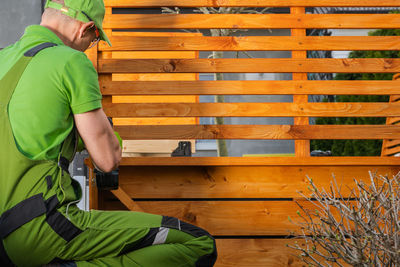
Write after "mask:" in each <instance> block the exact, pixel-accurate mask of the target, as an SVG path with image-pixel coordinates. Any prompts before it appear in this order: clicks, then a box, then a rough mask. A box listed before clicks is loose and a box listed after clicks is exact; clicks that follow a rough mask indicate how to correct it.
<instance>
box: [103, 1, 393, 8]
mask: <svg viewBox="0 0 400 267" xmlns="http://www.w3.org/2000/svg"><path fill="white" fill-rule="evenodd" d="M104 3H105V5H106V6H107V7H142V8H143V7H162V6H173V7H175V6H178V7H203V6H204V7H229V6H231V7H243V6H244V7H299V6H306V7H393V6H399V2H398V1H397V0H385V1H382V0H352V1H348V0H285V1H282V0H223V1H221V0H218V1H215V0H190V1H179V0H162V1H154V0H124V1H121V0H105V1H104Z"/></svg>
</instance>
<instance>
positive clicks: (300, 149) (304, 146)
mask: <svg viewBox="0 0 400 267" xmlns="http://www.w3.org/2000/svg"><path fill="white" fill-rule="evenodd" d="M290 13H292V14H305V13H306V10H305V7H291V8H290ZM291 35H292V36H306V29H292V30H291ZM292 58H296V59H305V58H307V51H292ZM293 80H294V81H299V80H307V73H293ZM307 102H308V95H294V96H293V103H299V104H300V103H307ZM308 124H309V118H308V117H304V118H301V117H295V118H294V125H308ZM294 143H295V154H296V157H308V156H310V140H296V141H295V142H294Z"/></svg>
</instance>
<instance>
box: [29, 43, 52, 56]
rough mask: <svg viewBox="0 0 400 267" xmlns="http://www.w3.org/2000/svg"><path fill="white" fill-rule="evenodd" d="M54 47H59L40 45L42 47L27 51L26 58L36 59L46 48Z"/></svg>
mask: <svg viewBox="0 0 400 267" xmlns="http://www.w3.org/2000/svg"><path fill="white" fill-rule="evenodd" d="M53 46H57V45H56V44H53V43H43V44H40V45H38V46H35V47H34V48H32V49H29V50H28V51H26V52H25V54H24V56H26V57H34V56H35V55H36V54H37V53H39V52H40V51H42V50H43V49H46V48H49V47H53Z"/></svg>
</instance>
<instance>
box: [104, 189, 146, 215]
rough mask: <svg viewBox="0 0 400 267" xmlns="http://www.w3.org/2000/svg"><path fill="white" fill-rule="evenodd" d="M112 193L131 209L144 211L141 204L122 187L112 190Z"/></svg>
mask: <svg viewBox="0 0 400 267" xmlns="http://www.w3.org/2000/svg"><path fill="white" fill-rule="evenodd" d="M111 193H113V194H114V195H115V196H116V197H117V198H118V199H119V200H120V201H121V202H122V204H124V205H125V207H126V208H128V209H129V210H131V211H141V212H143V210H142V209H141V208H140V206H139V205H137V203H136V202H135V201H133V200H132V198H131V197H130V196H129V195H128V194H127V193H126V192H125V190H123V189H122V188H121V187H119V188H118V189H116V190H111Z"/></svg>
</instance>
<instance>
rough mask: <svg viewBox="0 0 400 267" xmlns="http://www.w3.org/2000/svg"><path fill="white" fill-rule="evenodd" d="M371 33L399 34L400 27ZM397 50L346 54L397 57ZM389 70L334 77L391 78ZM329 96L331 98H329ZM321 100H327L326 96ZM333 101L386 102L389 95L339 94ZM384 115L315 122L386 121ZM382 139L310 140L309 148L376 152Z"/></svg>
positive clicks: (358, 153)
mask: <svg viewBox="0 0 400 267" xmlns="http://www.w3.org/2000/svg"><path fill="white" fill-rule="evenodd" d="M368 35H370V36H400V29H383V30H375V31H371V32H369V33H368ZM399 57H400V51H353V52H351V53H350V55H349V58H399ZM392 77H393V74H390V73H340V74H338V75H336V77H335V80H391V79H392ZM331 99H332V98H331ZM324 101H326V102H327V101H328V98H327V97H326V98H325V99H324ZM334 101H335V102H387V101H389V96H364V95H338V96H335V97H334ZM385 122H386V118H317V119H316V122H315V123H316V124H385ZM381 148H382V140H312V141H311V150H323V151H327V150H330V151H331V152H332V155H333V156H379V155H380V153H381Z"/></svg>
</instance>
